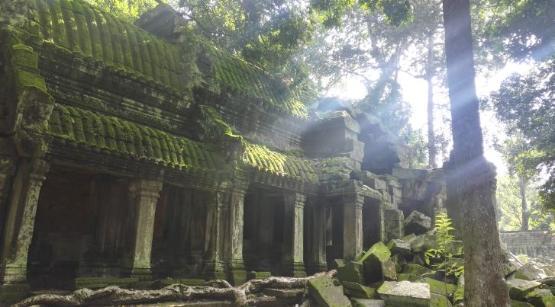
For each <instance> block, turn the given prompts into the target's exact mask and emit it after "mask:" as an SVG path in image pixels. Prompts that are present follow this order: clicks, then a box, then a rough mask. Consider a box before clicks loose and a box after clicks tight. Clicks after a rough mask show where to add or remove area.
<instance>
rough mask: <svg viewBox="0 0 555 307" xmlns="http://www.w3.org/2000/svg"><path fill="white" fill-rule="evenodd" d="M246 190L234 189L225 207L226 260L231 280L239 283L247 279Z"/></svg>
mask: <svg viewBox="0 0 555 307" xmlns="http://www.w3.org/2000/svg"><path fill="white" fill-rule="evenodd" d="M244 205H245V190H243V189H233V190H232V191H231V192H230V193H229V198H228V201H227V202H226V204H225V206H224V207H223V209H224V210H223V211H224V216H226V217H227V221H226V234H225V236H226V242H225V261H226V269H227V272H228V276H229V280H230V281H231V282H232V283H233V284H234V285H239V284H242V283H244V282H245V281H246V280H247V273H246V272H245V264H244V262H243V223H244V212H243V210H244Z"/></svg>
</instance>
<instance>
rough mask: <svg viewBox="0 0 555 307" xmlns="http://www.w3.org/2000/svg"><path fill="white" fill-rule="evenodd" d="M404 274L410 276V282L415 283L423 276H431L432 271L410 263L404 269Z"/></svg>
mask: <svg viewBox="0 0 555 307" xmlns="http://www.w3.org/2000/svg"><path fill="white" fill-rule="evenodd" d="M402 272H403V273H404V274H407V275H408V276H409V280H413V281H414V280H417V279H419V278H421V277H422V276H423V275H426V274H431V273H432V270H430V269H428V268H427V267H424V266H422V265H419V264H416V263H408V264H406V265H405V266H404V267H403V271H402Z"/></svg>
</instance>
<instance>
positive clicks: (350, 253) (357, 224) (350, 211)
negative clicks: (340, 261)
mask: <svg viewBox="0 0 555 307" xmlns="http://www.w3.org/2000/svg"><path fill="white" fill-rule="evenodd" d="M363 205H364V197H363V196H362V195H358V194H353V195H347V196H345V197H344V198H343V258H345V259H353V258H355V257H356V256H357V255H358V254H360V253H361V252H362V206H363Z"/></svg>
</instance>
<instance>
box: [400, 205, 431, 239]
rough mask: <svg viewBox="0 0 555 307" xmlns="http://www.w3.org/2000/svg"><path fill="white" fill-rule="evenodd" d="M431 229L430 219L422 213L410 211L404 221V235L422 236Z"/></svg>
mask: <svg viewBox="0 0 555 307" xmlns="http://www.w3.org/2000/svg"><path fill="white" fill-rule="evenodd" d="M431 228H432V219H431V218H430V217H429V216H427V215H425V214H424V213H422V212H418V211H416V210H415V211H412V212H411V214H409V216H407V218H406V219H405V233H414V234H423V233H425V232H426V231H428V230H430V229H431Z"/></svg>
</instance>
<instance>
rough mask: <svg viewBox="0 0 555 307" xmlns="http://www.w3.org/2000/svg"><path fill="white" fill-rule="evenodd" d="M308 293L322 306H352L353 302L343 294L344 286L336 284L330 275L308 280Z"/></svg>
mask: <svg viewBox="0 0 555 307" xmlns="http://www.w3.org/2000/svg"><path fill="white" fill-rule="evenodd" d="M308 293H309V295H310V296H311V297H312V298H313V299H314V300H315V301H316V303H317V304H318V306H322V307H350V306H351V302H350V301H349V299H348V298H347V297H346V296H345V295H344V294H343V287H342V286H339V285H336V284H335V283H334V281H333V279H332V278H331V277H329V276H320V277H316V278H313V279H310V280H309V281H308Z"/></svg>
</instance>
